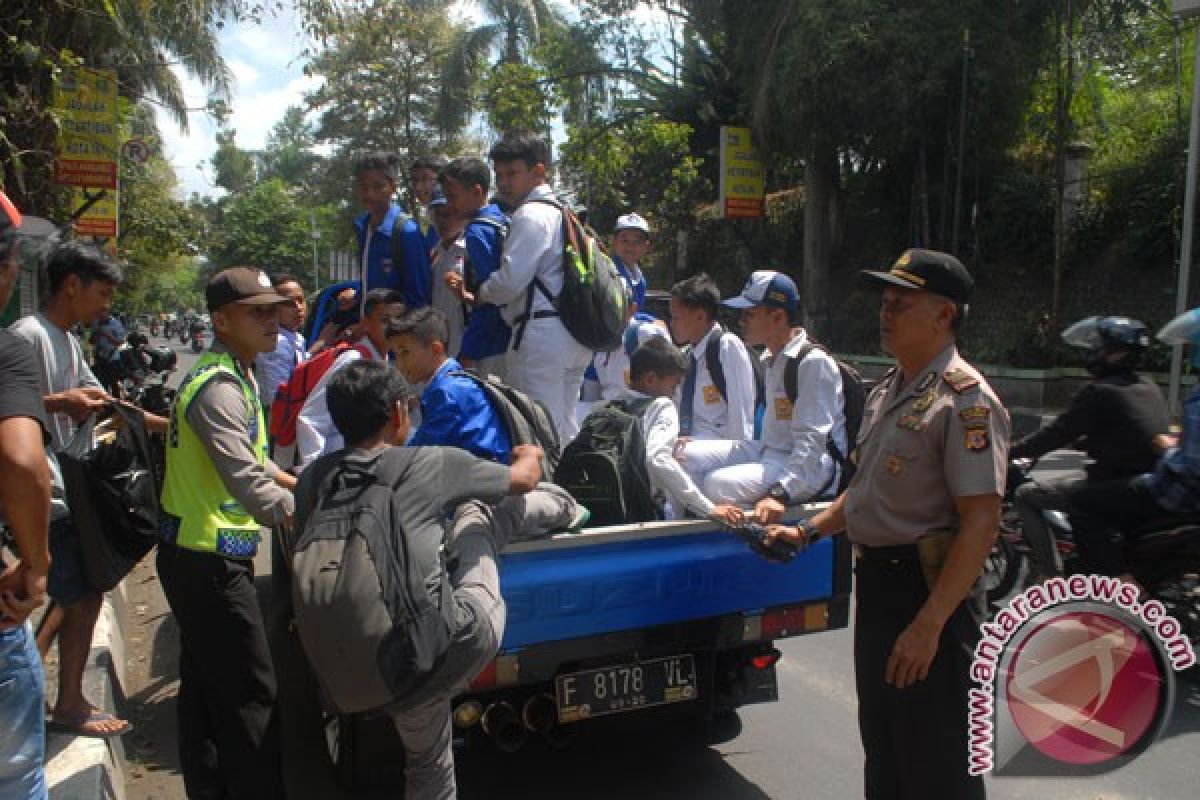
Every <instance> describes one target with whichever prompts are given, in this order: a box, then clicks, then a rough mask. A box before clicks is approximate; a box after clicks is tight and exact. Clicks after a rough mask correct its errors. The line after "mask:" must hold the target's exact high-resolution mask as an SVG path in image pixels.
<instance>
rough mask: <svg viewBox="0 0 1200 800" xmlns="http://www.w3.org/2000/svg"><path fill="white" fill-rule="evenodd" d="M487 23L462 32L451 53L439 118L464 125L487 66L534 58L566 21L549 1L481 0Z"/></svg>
mask: <svg viewBox="0 0 1200 800" xmlns="http://www.w3.org/2000/svg"><path fill="white" fill-rule="evenodd" d="M477 4H478V5H479V7H480V9H481V10H482V11H483V13H484V16H485V18H486V20H487V21H486V22H484V24H482V25H480V26H478V27H476V28H468V29H466V30H464V31H463V32H462V33H461V34H459V35H458V36H457V37H456V38H455V40H454V42H453V44H452V45H451V48H450V52H449V53H448V54H447V57H446V66H445V71H444V73H443V79H442V92H441V97H440V111H439V118H440V120H441V124H442V126H443V127H445V128H447V129H450V130H453V129H456V128H458V127H461V125H462V123H463V121H464V120H465V119H466V117H467V115H468V114H470V112H471V111H472V110H473V108H474V98H473V94H474V91H473V89H474V87H475V86H476V85H477V84H478V82H479V80H480V78H481V77H482V75H483V74H484V72H485V70H487V69H489V68H494V67H498V66H501V65H503V64H522V63H528V62H529V61H532V60H533V54H534V48H535V47H536V46H537V45H538V44H539V43H540V42H541V41H542V40H543V38H544V37H545V36H546V35H547V34H548V33H550V32H552V31H556V30H560V29H562V28H563V27H565V25H566V23H565V22H564V20H563V18H562V17H561V16H560V15H559V13H558V12H557V11H556V10H555V9H553V8H552V7H551V6H550V4H549V3H548V2H547V1H546V0H477Z"/></svg>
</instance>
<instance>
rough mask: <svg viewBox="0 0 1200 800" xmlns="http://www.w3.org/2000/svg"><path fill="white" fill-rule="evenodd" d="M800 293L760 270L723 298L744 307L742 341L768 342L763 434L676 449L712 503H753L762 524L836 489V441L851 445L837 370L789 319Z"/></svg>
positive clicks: (841, 447) (839, 448) (843, 448)
mask: <svg viewBox="0 0 1200 800" xmlns="http://www.w3.org/2000/svg"><path fill="white" fill-rule="evenodd" d="M799 300H800V297H799V292H797V290H796V284H795V283H794V282H793V281H792V279H791V278H789V277H788V276H787V275H784V274H783V273H781V272H772V271H770V270H760V271H758V272H755V273H754V274H753V275H751V276H750V280H749V281H747V282H746V285H745V287H743V289H742V293H741V294H740V295H738V296H737V297H734V298H732V299H730V300H726V301H725V303H724V304H725V305H726V306H729V307H731V308H738V309H741V310H742V335H743V336H744V337H745V340H746V343H747V344H748V345H751V346H755V345H763V346H765V348H766V351H765V353H764V355H763V357H762V358H763V362H764V366H765V372H766V391H765V400H766V412H765V415H764V417H763V428H762V439H761V440H756V441H742V442H737V441H693V442H689V443H688V444H686V445H685V446H684V447H683V448H682V449H681V452H680V458H681V460H682V461H683V463H684V465H685V466H686V468H687V470H688V471H689V472H690V473H692V474H693V475H697V476H699V475H706V477H705V478H704V482H703V488H704V494H705V495H706V496H708V497H709V498H710V499H712V500H713V502H716V503H740V504H751V503H753V504H754V517H755V519H756V520H757V521H758V522H760V523H764V524H766V523H772V522H778V521H779V520H780V519H782V518H783V512H784V510H785V508H786V507H787V505H788V503H790V502H807V501H809V500H813V499H816V498H820V497H822V496H825V495H827V494H830V493H831V492H833V491H835V490H836V489H837V481H838V469H839V467H838V463H837V462H838V459H837V457H835V455H834V449H835V448H836V452H837V453H840V454H845V453H847V452H848V450H847V445H846V419H845V414H844V412H843V398H842V378H841V373H840V372H839V370H838V366H837V364H836V362H834V360H833V358H831V357H830V356H829V355H828V354H827V353H825V351H824V350H821V349H819V348H817V347H814V346H813V345H812V343H811V340H810V339H809V337H808V334H807V333H806V332H805V331H804V329H803V328H794V327H793V326H792V323H793V318H794V317H795V315H796V310H797V308H798V306H799ZM789 371H792V373H793V375H794V378H790V377H789V376H788V372H789Z"/></svg>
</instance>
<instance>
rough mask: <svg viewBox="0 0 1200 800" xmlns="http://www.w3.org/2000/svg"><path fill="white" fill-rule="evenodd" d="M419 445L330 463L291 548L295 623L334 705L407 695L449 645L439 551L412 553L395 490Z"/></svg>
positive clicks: (448, 605)
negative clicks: (435, 572) (432, 571)
mask: <svg viewBox="0 0 1200 800" xmlns="http://www.w3.org/2000/svg"><path fill="white" fill-rule="evenodd" d="M422 449H423V448H417V449H416V450H413V449H410V448H403V447H390V448H387V449H385V450H383V451H382V452H381V453H380V454H379V455H377V456H376V457H375V458H374V459H372V460H370V461H367V462H364V463H354V462H347V461H345V460H341V461H334V462H333V463H331V464H330V465H329V467H328V468H327V471H325V472H324V474H323V475H321V476H320V477H319V479H318V482H317V490H316V494H315V497H316V506H315V508H313V509H312V512H311V514H310V515H309V516H308V519H307V522H306V524H305V526H304V530H302V531H300V532H299V537H298V538H297V540H296V543H295V545H294V547H293V548H292V551H291V553H290V559H291V574H292V602H293V608H294V612H295V620H296V631H297V633H298V635H299V638H300V642H301V644H302V645H303V646H304V652H305V654H306V655H307V656H308V661H309V663H310V664H311V666H312V670H313V673H314V674H315V675H316V677H317V681H318V684H319V685H320V687H321V689H322V692H323V694H324V696H325V698H326V700H327V701H328V702H329V703H330V704H331V705H332V706H333V708H334V709H335V710H336V711H338V712H339V713H343V714H346V713H357V712H360V711H368V710H371V709H375V708H379V707H380V706H383V705H386V704H388V703H390V702H392V701H394V700H398V699H402V698H404V697H405V696H406V695H408V694H411V693H412V692H413V691H415V690H416V689H417V688H418V687H419V686H420V685H421V684H422V683H423V682H424V681H425V680H427V679H428V677H429V675H430V674H431V673H432V672H433V671H434V670H435V669H436V668H437V667H438V666H439V665H440V664H441V662H442V658H443V656H444V655H445V653H446V650H447V649H449V647H450V642H451V631H452V630H453V616H454V610H453V606H454V604H453V602H452V601H451V600H450V598H451V597H452V594H451V592H452V589H451V586H450V581H449V574H448V572H447V570H446V569H445V564H444V563H443V562H444V558H445V556H444V553H443V552H441V551H440V550H439V553H438V554H436V555H431V554H428V553H426V554H420V553H416V552H414V551H413V549H412V548H413V546H414V543H413V542H412V541H410V540H409V539H408V537H407V536H406V535H405V532H404V530H403V528H402V521H403V519H404V516H403V514H402V509H400V508H399V507H398V504H397V497H398V495H397V494H396V491H395V490H396V487H397V486H398V485H399V484H401V483H402V482H403V481H404V480H405V479H406V477H407V475H408V473H409V471H410V470H412V469H414V468H416V467H419V463H420V462H419V461H418V460H417V459H416V457H414V455H413V454H414V453H419V452H420V451H421V450H422ZM318 463H319V462H318ZM314 466H315V465H314ZM320 468H321V469H326V468H325V467H324V465H322V466H321V467H320ZM310 469H311V467H310ZM422 555H424V556H425V557H422ZM431 561H432V564H433V565H440V577H439V580H440V583H434V584H433V585H432V586H431V585H429V584H430V583H431V580H432V576H431V575H429V574H425V573H426V568H427V567H428V566H429V565H430V562H431ZM423 565H424V566H423ZM431 590H432V591H431Z"/></svg>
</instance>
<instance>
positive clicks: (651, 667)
mask: <svg viewBox="0 0 1200 800" xmlns="http://www.w3.org/2000/svg"><path fill="white" fill-rule="evenodd" d="M554 694H555V698H556V700H557V702H558V721H559V722H561V723H567V722H578V721H579V720H583V719H590V718H591V717H600V716H604V715H605V714H617V713H620V712H622V711H636V710H638V709H640V708H649V707H651V706H661V705H666V704H667V703H684V702H687V701H688V700H695V699H696V695H697V690H696V664H695V662H694V660H693V659H692V657H691V656H690V655H680V656H668V657H667V658H655V659H652V660H650V661H639V662H637V663H635V664H619V665H617V666H613V667H603V668H601V669H589V670H585V671H583V672H570V673H567V674H565V675H559V676H558V677H556V678H555V679H554Z"/></svg>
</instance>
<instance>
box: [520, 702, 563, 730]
mask: <svg viewBox="0 0 1200 800" xmlns="http://www.w3.org/2000/svg"><path fill="white" fill-rule="evenodd" d="M521 722H523V723H524V724H525V728H526V729H527V730H528V731H530V732H531V733H546V732H547V731H549V730H550V729H551V728H553V727H554V725H555V723H557V722H558V706H557V705H556V704H555V702H554V698H553V697H551V696H550V695H548V694H538V695H534V696H533V697H531V698H529V699H528V700H526V701H525V707H524V708H522V709H521Z"/></svg>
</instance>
